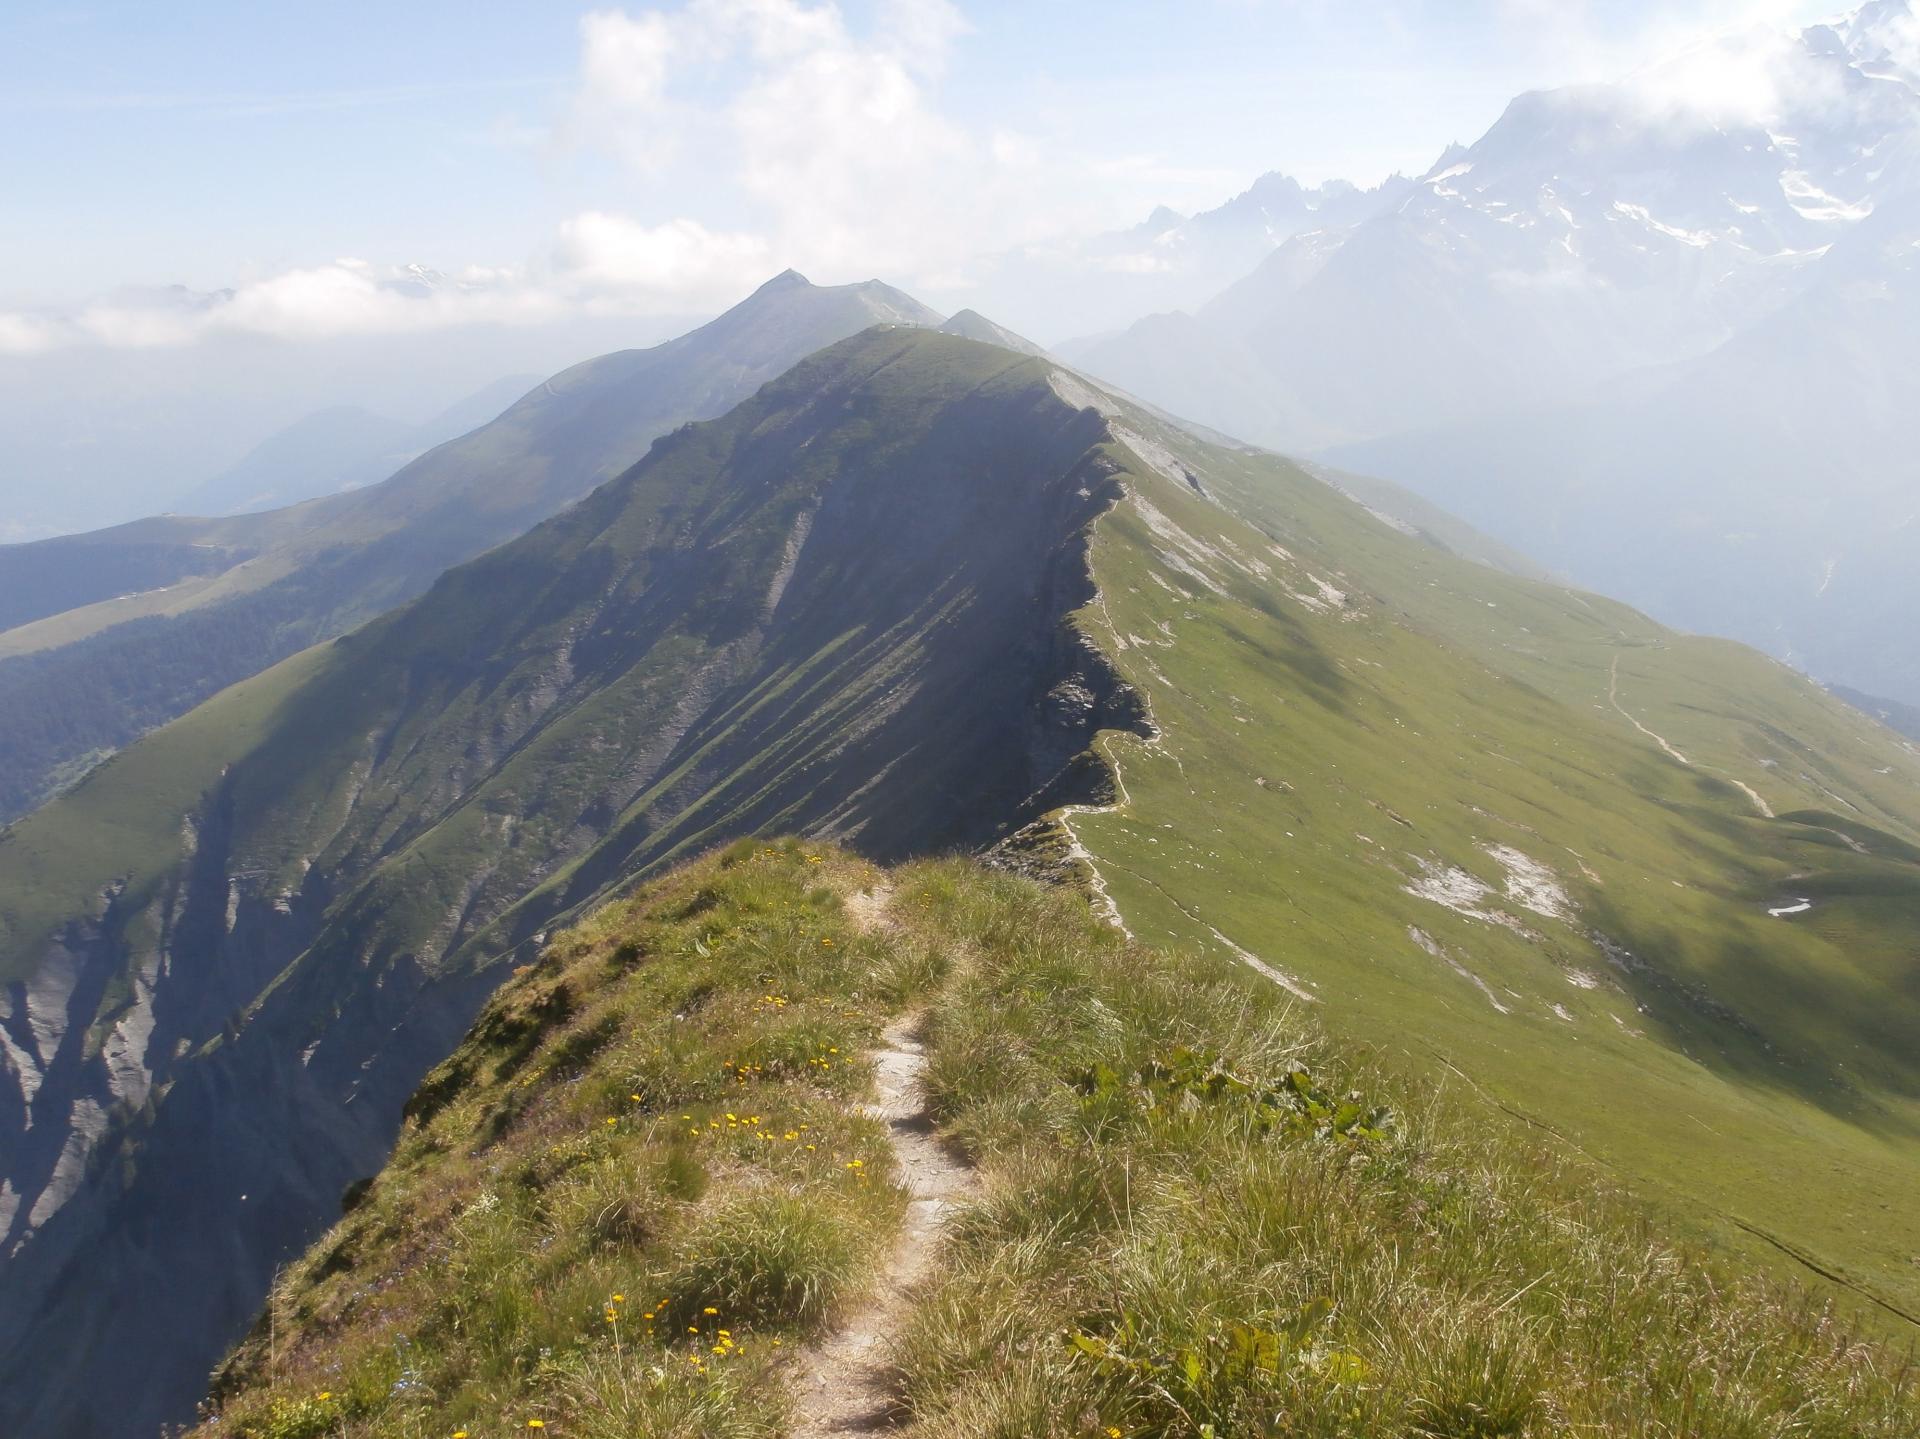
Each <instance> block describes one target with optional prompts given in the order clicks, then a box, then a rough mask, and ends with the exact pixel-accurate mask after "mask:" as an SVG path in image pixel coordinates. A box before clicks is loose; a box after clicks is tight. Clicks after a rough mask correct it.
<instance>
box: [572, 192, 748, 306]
mask: <svg viewBox="0 0 1920 1439" xmlns="http://www.w3.org/2000/svg"><path fill="white" fill-rule="evenodd" d="M556 256H557V258H558V260H559V264H560V271H561V273H562V274H563V275H564V276H566V278H567V280H568V281H569V282H570V283H571V284H572V285H574V286H575V287H576V288H580V287H585V288H597V289H602V290H605V291H609V292H617V293H623V294H626V295H628V296H630V297H631V296H636V295H644V294H658V295H659V296H661V297H662V298H671V299H672V300H673V301H674V302H675V303H677V304H682V305H684V304H687V303H696V304H697V303H701V302H705V301H711V300H714V299H726V298H730V297H735V296H738V295H739V294H740V293H741V292H742V291H743V290H746V289H748V288H751V287H752V286H753V285H754V284H755V283H757V282H758V281H760V280H763V279H765V278H766V275H767V271H768V268H769V266H770V265H771V263H772V261H771V259H770V257H769V255H768V251H767V246H766V242H765V241H764V240H762V239H760V238H759V237H758V236H754V235H734V234H716V233H714V232H713V231H711V230H709V229H707V228H706V227H705V226H704V225H701V224H699V223H698V222H696V221H693V220H669V221H667V222H666V223H665V224H662V225H642V224H640V223H639V222H638V221H635V220H630V219H627V218H626V217H624V216H621V215H609V214H605V213H603V212H601V211H598V210H589V211H587V212H586V213H585V214H582V215H576V216H574V217H573V218H572V219H570V220H568V221H566V222H565V223H564V224H563V225H561V227H560V241H559V246H558V248H557V250H556Z"/></svg>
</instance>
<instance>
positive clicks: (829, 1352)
mask: <svg viewBox="0 0 1920 1439" xmlns="http://www.w3.org/2000/svg"><path fill="white" fill-rule="evenodd" d="M890 898H891V891H890V890H888V889H887V888H886V887H884V886H881V887H877V888H876V889H874V890H872V891H868V892H864V893H855V894H850V895H847V896H845V899H844V903H845V905H846V908H847V912H848V914H849V916H850V917H851V918H852V920H853V922H854V924H855V925H856V926H858V927H859V928H860V929H862V930H872V929H878V928H883V927H885V926H887V925H888V924H889V923H891V921H890V920H889V919H888V917H887V913H886V907H887V903H888V900H889V899H890ZM925 1019H926V1016H925V1015H924V1014H923V1013H914V1014H906V1015H902V1016H901V1017H900V1018H899V1019H896V1020H895V1021H894V1022H893V1023H892V1024H890V1025H888V1026H887V1028H886V1031H885V1032H884V1033H883V1034H882V1035H881V1036H880V1046H879V1048H877V1049H874V1050H872V1051H870V1052H869V1054H868V1055H867V1058H868V1059H869V1060H870V1061H871V1062H872V1064H873V1079H874V1098H873V1101H872V1102H871V1103H869V1104H867V1105H865V1106H864V1109H865V1112H866V1113H867V1114H868V1115H870V1116H872V1117H873V1118H875V1119H878V1120H880V1121H881V1122H883V1123H884V1124H885V1125H886V1126H887V1134H888V1142H889V1144H890V1145H891V1146H892V1148H893V1158H894V1163H895V1164H896V1165H897V1166H898V1168H899V1179H900V1183H901V1185H902V1187H904V1188H905V1189H906V1191H907V1195H908V1200H907V1213H906V1217H905V1219H904V1220H902V1221H901V1225H900V1236H899V1239H898V1240H897V1241H896V1242H895V1244H894V1250H893V1253H892V1255H891V1256H889V1258H888V1260H887V1265H886V1268H885V1270H884V1271H883V1272H882V1274H881V1276H880V1280H879V1283H878V1284H876V1285H875V1286H874V1290H873V1292H872V1293H871V1294H870V1295H868V1296H867V1298H866V1299H865V1300H864V1301H862V1302H861V1304H860V1305H859V1307H858V1308H856V1309H855V1310H854V1311H853V1312H852V1313H851V1314H849V1315H848V1316H847V1318H846V1320H845V1322H844V1323H842V1324H841V1326H840V1327H839V1328H838V1329H836V1330H835V1331H834V1332H833V1333H831V1334H829V1335H827V1336H826V1337H824V1338H823V1339H821V1340H819V1341H818V1342H817V1343H814V1344H810V1345H808V1346H807V1347H806V1348H804V1349H802V1350H800V1351H799V1352H798V1353H797V1354H796V1355H795V1356H794V1369H795V1372H794V1381H793V1383H794V1402H793V1412H794V1424H793V1428H792V1430H791V1431H790V1432H791V1434H792V1436H793V1439H825V1436H828V1435H835V1434H871V1433H875V1432H877V1431H881V1430H886V1429H890V1428H892V1427H893V1425H894V1421H895V1418H896V1417H897V1414H898V1410H899V1399H898V1395H897V1394H896V1392H895V1389H894V1385H893V1374H892V1371H891V1369H890V1367H889V1365H888V1358H887V1355H888V1350H889V1349H890V1348H891V1346H892V1343H893V1341H894V1340H895V1339H896V1338H897V1337H898V1336H899V1334H900V1332H901V1328H902V1326H903V1325H904V1324H905V1322H906V1318H907V1314H908V1312H909V1309H910V1307H911V1303H912V1295H913V1290H914V1287H915V1286H916V1285H917V1284H918V1283H919V1282H920V1280H921V1279H923V1278H924V1277H925V1276H926V1274H927V1272H928V1270H929V1269H930V1268H931V1267H932V1264H933V1256H934V1251H935V1246H936V1244H937V1242H938V1240H939V1236H940V1226H941V1222H942V1220H943V1218H944V1217H945V1215H946V1212H947V1210H948V1208H949V1207H950V1206H951V1205H952V1204H953V1203H954V1201H955V1200H957V1199H960V1198H963V1197H965V1196H967V1195H969V1194H972V1193H973V1192H975V1190H976V1189H977V1188H978V1187H979V1180H978V1178H977V1177H976V1176H975V1174H974V1172H973V1170H972V1169H971V1168H969V1167H968V1166H967V1165H966V1164H965V1163H963V1162H962V1161H961V1160H959V1159H957V1158H955V1157H954V1156H953V1155H952V1154H951V1153H949V1152H948V1151H947V1150H946V1149H945V1148H944V1147H943V1146H942V1145H941V1143H940V1141H939V1139H938V1138H936V1137H935V1135H934V1132H933V1121H932V1119H931V1118H930V1117H929V1116H928V1114H927V1097H926V1079H925V1076H926V1068H927V1055H926V1049H925V1046H924V1045H923V1044H922V1043H921V1039H920V1035H921V1031H922V1026H923V1025H924V1023H925Z"/></svg>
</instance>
